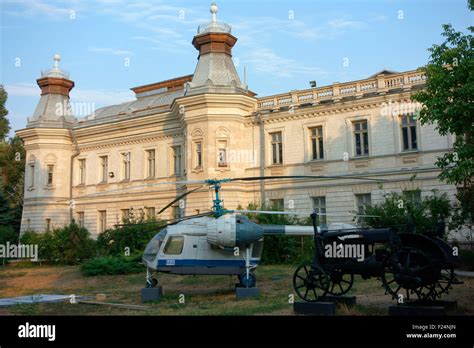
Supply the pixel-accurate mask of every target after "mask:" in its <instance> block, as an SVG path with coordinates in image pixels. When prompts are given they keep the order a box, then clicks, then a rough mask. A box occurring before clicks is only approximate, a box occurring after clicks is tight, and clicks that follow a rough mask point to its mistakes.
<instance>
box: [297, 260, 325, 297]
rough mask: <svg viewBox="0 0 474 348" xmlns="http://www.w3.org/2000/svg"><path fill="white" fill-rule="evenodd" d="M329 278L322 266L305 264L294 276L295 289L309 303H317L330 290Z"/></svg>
mask: <svg viewBox="0 0 474 348" xmlns="http://www.w3.org/2000/svg"><path fill="white" fill-rule="evenodd" d="M329 282H330V280H329V276H328V274H327V273H326V272H325V271H324V269H322V268H321V267H320V266H316V265H310V264H304V265H301V266H300V267H298V268H297V269H296V271H295V273H294V274H293V288H294V289H295V291H296V293H297V294H298V296H299V297H300V298H301V299H303V300H305V301H307V302H316V301H317V300H318V298H319V297H321V296H324V295H326V294H327V292H328V290H329Z"/></svg>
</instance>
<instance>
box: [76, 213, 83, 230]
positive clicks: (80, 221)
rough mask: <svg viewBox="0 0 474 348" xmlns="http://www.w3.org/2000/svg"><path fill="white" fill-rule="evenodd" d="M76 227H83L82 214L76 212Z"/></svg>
mask: <svg viewBox="0 0 474 348" xmlns="http://www.w3.org/2000/svg"><path fill="white" fill-rule="evenodd" d="M77 225H78V226H79V227H84V212H83V211H81V212H77Z"/></svg>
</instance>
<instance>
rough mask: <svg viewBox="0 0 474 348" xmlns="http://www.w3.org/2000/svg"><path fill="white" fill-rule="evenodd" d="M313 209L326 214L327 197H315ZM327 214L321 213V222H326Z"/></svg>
mask: <svg viewBox="0 0 474 348" xmlns="http://www.w3.org/2000/svg"><path fill="white" fill-rule="evenodd" d="M313 210H314V211H315V212H316V213H317V214H326V197H324V196H321V197H313ZM326 221H327V219H326V215H319V223H320V224H326Z"/></svg>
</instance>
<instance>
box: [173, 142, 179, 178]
mask: <svg viewBox="0 0 474 348" xmlns="http://www.w3.org/2000/svg"><path fill="white" fill-rule="evenodd" d="M173 174H174V175H181V146H173Z"/></svg>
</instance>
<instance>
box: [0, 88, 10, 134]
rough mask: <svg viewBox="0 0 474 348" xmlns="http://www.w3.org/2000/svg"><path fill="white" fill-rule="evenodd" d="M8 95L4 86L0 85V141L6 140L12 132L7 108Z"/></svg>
mask: <svg viewBox="0 0 474 348" xmlns="http://www.w3.org/2000/svg"><path fill="white" fill-rule="evenodd" d="M7 98H8V94H7V92H6V91H5V88H4V87H3V85H0V141H2V140H3V139H5V137H6V136H7V134H8V132H9V131H10V122H9V121H8V119H7V117H6V116H7V115H8V110H7V109H6V108H5V103H6V102H7Z"/></svg>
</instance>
